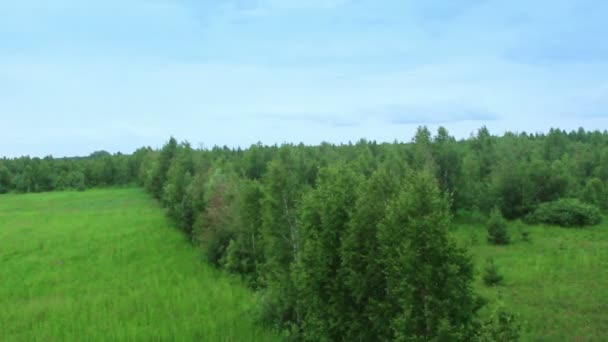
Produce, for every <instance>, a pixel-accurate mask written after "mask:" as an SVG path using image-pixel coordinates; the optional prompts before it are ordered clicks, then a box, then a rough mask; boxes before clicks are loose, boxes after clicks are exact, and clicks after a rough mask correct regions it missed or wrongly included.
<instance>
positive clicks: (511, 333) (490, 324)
mask: <svg viewBox="0 0 608 342" xmlns="http://www.w3.org/2000/svg"><path fill="white" fill-rule="evenodd" d="M477 335H478V336H477V340H479V341H484V342H485V341H487V342H494V341H501V342H509V341H519V340H520V335H521V324H520V323H519V321H518V320H517V318H516V316H515V315H514V314H512V313H510V312H508V311H507V310H506V309H505V308H503V307H499V308H497V309H495V310H494V311H493V312H492V314H491V315H490V317H489V318H488V319H487V320H486V321H485V322H484V323H483V324H482V325H481V327H480V329H479V331H478V333H477Z"/></svg>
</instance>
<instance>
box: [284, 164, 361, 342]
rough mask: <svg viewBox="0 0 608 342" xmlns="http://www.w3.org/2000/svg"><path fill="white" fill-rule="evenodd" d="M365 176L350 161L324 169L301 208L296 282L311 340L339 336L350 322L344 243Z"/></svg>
mask: <svg viewBox="0 0 608 342" xmlns="http://www.w3.org/2000/svg"><path fill="white" fill-rule="evenodd" d="M360 181H361V179H360V176H359V175H357V174H356V173H355V172H353V171H352V170H351V169H350V168H349V167H347V166H345V165H340V164H338V165H334V166H329V167H327V168H324V169H322V170H321V171H320V173H319V178H318V182H317V187H316V189H315V190H313V191H311V192H309V193H308V194H306V196H305V198H304V200H303V203H302V207H301V211H300V213H301V216H300V224H301V239H302V247H301V250H300V251H299V253H298V255H297V260H296V264H295V270H294V283H295V284H296V287H297V291H298V313H299V314H300V317H299V319H301V322H298V323H299V324H301V326H303V327H304V330H303V332H302V336H303V337H304V339H305V340H309V341H320V340H338V339H341V338H343V337H344V336H346V330H347V329H348V326H349V324H350V323H351V322H350V320H349V315H347V314H346V312H347V311H348V309H349V307H348V302H347V296H348V294H349V293H350V291H349V289H348V288H347V287H346V286H345V285H346V284H345V281H344V272H343V271H342V270H341V266H342V258H341V255H340V247H341V243H342V240H343V239H344V237H345V234H346V232H347V225H348V222H349V218H350V213H351V211H352V210H353V207H354V204H355V200H356V189H357V185H358V184H359V183H360Z"/></svg>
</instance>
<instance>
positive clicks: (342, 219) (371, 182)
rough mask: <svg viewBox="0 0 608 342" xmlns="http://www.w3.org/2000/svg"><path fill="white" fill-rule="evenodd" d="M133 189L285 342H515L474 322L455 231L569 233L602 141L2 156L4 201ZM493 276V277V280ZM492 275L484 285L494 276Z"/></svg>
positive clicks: (494, 327) (515, 332) (514, 331)
mask: <svg viewBox="0 0 608 342" xmlns="http://www.w3.org/2000/svg"><path fill="white" fill-rule="evenodd" d="M132 184H138V185H139V186H142V187H144V188H145V189H146V190H147V191H148V192H149V193H150V194H151V195H152V196H153V197H154V198H156V199H157V200H158V201H159V203H161V204H162V206H163V207H164V208H166V213H167V215H168V216H169V217H170V218H171V219H172V220H173V221H174V222H175V223H176V225H177V226H178V227H179V228H180V229H181V230H182V231H183V234H185V236H187V237H188V239H189V240H190V241H191V242H192V243H193V244H194V245H195V246H197V248H199V249H200V253H201V255H202V256H203V257H204V258H205V260H207V261H208V262H209V263H210V264H212V265H214V266H216V267H217V268H220V269H223V270H225V271H226V272H229V273H234V274H237V275H238V276H239V277H241V278H242V279H243V281H244V282H246V284H247V285H248V286H250V287H251V288H252V289H254V290H256V292H257V293H258V294H259V297H260V304H259V308H258V312H257V315H258V316H259V317H258V318H259V320H260V321H261V322H262V323H263V324H266V325H268V326H271V327H274V328H276V329H277V330H279V331H281V332H282V333H283V334H284V336H286V337H288V338H289V339H292V340H305V341H334V340H348V341H371V340H396V341H428V340H437V341H471V340H480V341H493V340H501V341H508V340H517V339H518V337H519V328H518V325H519V323H518V321H517V319H516V317H515V316H516V315H514V313H513V312H512V311H510V308H503V309H501V310H499V311H495V312H494V314H493V315H490V316H488V315H482V314H481V311H482V308H483V307H484V306H487V305H488V302H487V300H486V299H485V298H483V296H481V295H479V294H478V293H476V291H475V290H474V288H473V281H474V278H475V277H476V275H475V272H474V265H473V260H472V258H471V257H470V255H469V253H468V251H467V250H466V249H465V248H464V247H462V246H461V245H459V244H457V243H456V241H455V240H454V239H453V237H452V236H451V234H450V232H451V230H452V227H453V222H455V221H461V222H462V221H464V222H483V223H484V224H486V222H487V227H488V231H487V240H488V243H490V244H497V245H504V244H509V240H510V237H509V236H508V234H507V232H506V230H505V220H508V221H510V220H522V221H523V222H527V223H539V224H551V225H560V226H564V227H582V226H591V225H596V224H598V223H600V221H601V219H602V213H603V212H604V211H605V210H606V209H607V203H608V202H607V201H606V199H607V196H608V192H607V191H608V189H607V188H606V186H607V185H608V132H606V131H603V132H600V131H585V130H584V129H582V128H580V129H578V130H575V131H571V132H566V131H564V130H560V129H551V130H550V131H549V132H548V133H534V134H529V133H513V132H507V133H505V134H503V135H501V136H496V135H492V134H491V133H490V132H489V131H488V129H487V128H486V127H482V128H480V129H478V130H477V131H476V132H474V133H473V134H471V135H470V137H468V138H466V139H456V138H454V137H453V136H451V135H450V133H449V132H448V130H447V129H446V128H443V127H440V128H439V129H438V130H437V131H436V132H431V131H430V130H429V129H428V128H427V127H424V126H421V127H419V128H418V129H417V131H416V132H415V135H414V138H413V139H412V140H411V141H410V142H398V141H395V142H393V143H378V142H375V141H368V140H364V139H362V140H359V141H357V142H355V143H348V144H340V145H335V144H329V143H322V144H320V145H317V146H308V145H304V144H299V145H296V144H283V145H272V146H266V145H263V144H261V143H258V144H254V145H251V146H250V147H248V148H245V149H241V148H229V147H225V146H224V147H218V146H216V147H213V148H202V147H201V148H193V147H192V146H191V145H190V143H188V142H185V141H184V142H178V141H177V140H176V139H175V138H170V139H169V140H168V142H167V143H166V144H165V145H164V146H162V147H161V148H159V149H153V148H150V147H143V148H140V149H138V150H137V151H135V152H134V153H133V154H131V155H126V154H120V153H118V154H110V153H108V152H105V151H98V152H95V153H92V154H91V155H89V156H88V157H77V158H76V157H75V158H53V157H52V156H48V157H45V158H30V157H20V158H13V159H8V158H4V159H0V193H7V192H16V193H27V192H45V191H53V190H66V189H72V190H79V191H84V190H86V189H89V188H96V187H110V186H126V185H132ZM491 275H492V272H491V271H490V272H489V273H488V277H489V278H491ZM491 281H492V280H491V279H490V280H489V282H490V283H491Z"/></svg>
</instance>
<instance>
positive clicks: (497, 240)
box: [487, 208, 509, 245]
mask: <svg viewBox="0 0 608 342" xmlns="http://www.w3.org/2000/svg"><path fill="white" fill-rule="evenodd" d="M487 227H488V242H490V243H491V244H494V245H507V244H509V233H508V232H507V223H506V222H505V219H504V218H503V217H502V213H501V212H500V209H498V208H494V209H492V212H491V213H490V219H489V220H488V223H487Z"/></svg>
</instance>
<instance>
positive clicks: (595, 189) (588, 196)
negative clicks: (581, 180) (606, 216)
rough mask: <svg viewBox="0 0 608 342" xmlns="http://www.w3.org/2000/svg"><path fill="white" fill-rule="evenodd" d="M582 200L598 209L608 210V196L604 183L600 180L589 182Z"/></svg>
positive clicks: (595, 179) (593, 179)
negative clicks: (607, 207) (607, 208)
mask: <svg viewBox="0 0 608 342" xmlns="http://www.w3.org/2000/svg"><path fill="white" fill-rule="evenodd" d="M582 199H583V200H584V201H585V202H587V203H589V204H592V205H594V206H596V207H598V208H606V206H607V204H608V197H607V196H606V188H605V186H604V183H603V182H602V181H601V180H600V179H599V178H591V179H589V180H587V183H586V184H585V188H584V189H583V194H582Z"/></svg>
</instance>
